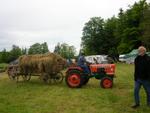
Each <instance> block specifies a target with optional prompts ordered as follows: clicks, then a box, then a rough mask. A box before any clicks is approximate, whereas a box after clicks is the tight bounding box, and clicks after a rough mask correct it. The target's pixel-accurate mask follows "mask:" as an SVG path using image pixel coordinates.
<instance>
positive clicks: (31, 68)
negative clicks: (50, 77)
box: [19, 53, 66, 74]
mask: <svg viewBox="0 0 150 113" xmlns="http://www.w3.org/2000/svg"><path fill="white" fill-rule="evenodd" d="M65 65H66V60H65V59H64V58H62V57H61V56H60V55H57V54H54V53H47V54H36V55H23V56H21V57H20V58H19V67H20V72H21V73H24V74H29V73H48V74H53V73H58V72H60V71H61V70H62V69H63V68H64V66H65Z"/></svg>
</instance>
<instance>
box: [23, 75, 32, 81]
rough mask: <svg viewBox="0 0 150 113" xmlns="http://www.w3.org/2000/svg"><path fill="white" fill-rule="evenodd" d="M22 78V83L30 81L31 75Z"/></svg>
mask: <svg viewBox="0 0 150 113" xmlns="http://www.w3.org/2000/svg"><path fill="white" fill-rule="evenodd" d="M22 78H23V80H24V81H29V80H30V79H31V74H28V75H22Z"/></svg>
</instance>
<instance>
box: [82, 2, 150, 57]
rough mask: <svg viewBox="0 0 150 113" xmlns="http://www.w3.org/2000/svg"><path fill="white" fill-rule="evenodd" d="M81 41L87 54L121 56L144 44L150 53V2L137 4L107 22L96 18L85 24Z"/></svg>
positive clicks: (121, 11) (120, 11) (121, 10)
mask: <svg viewBox="0 0 150 113" xmlns="http://www.w3.org/2000/svg"><path fill="white" fill-rule="evenodd" d="M81 40H82V44H81V46H82V51H84V52H85V54H86V55H91V54H106V55H112V56H118V55H119V54H124V53H128V52H130V51H131V50H133V49H136V48H138V47H139V46H140V45H144V46H146V48H147V49H148V50H150V4H148V3H147V2H146V0H141V1H139V2H135V3H134V5H132V6H129V8H128V9H127V10H126V11H124V10H123V9H120V10H119V13H118V15H117V16H113V17H111V18H108V19H106V20H104V19H103V18H102V17H92V18H91V19H90V20H89V21H88V22H87V23H85V25H84V28H83V33H82V38H81Z"/></svg>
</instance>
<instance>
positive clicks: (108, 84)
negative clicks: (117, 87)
mask: <svg viewBox="0 0 150 113" xmlns="http://www.w3.org/2000/svg"><path fill="white" fill-rule="evenodd" d="M100 86H101V87H102V88H112V86H113V80H112V79H111V78H110V77H104V78H102V80H101V82H100Z"/></svg>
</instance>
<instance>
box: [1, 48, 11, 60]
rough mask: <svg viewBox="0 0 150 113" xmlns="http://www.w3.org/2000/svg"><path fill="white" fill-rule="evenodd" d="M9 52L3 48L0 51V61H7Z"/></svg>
mask: <svg viewBox="0 0 150 113" xmlns="http://www.w3.org/2000/svg"><path fill="white" fill-rule="evenodd" d="M9 56H10V54H9V52H7V51H6V49H4V50H3V51H2V52H0V63H8V62H9Z"/></svg>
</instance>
